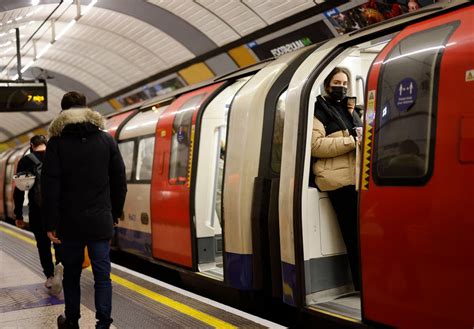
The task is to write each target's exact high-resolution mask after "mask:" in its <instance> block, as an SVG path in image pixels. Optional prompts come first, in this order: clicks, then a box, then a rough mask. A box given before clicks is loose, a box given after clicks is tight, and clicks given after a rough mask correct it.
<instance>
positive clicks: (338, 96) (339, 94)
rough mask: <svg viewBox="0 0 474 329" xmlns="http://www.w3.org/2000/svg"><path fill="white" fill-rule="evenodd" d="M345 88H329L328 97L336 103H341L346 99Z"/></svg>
mask: <svg viewBox="0 0 474 329" xmlns="http://www.w3.org/2000/svg"><path fill="white" fill-rule="evenodd" d="M346 94H347V88H346V87H343V86H331V91H330V92H329V96H331V98H332V99H334V100H336V101H342V100H343V99H344V97H346Z"/></svg>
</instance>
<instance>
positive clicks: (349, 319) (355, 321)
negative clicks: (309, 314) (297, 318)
mask: <svg viewBox="0 0 474 329" xmlns="http://www.w3.org/2000/svg"><path fill="white" fill-rule="evenodd" d="M309 308H310V309H312V310H314V311H316V312H319V313H323V314H326V315H330V316H333V317H335V318H339V319H342V320H346V321H350V322H354V323H362V322H361V321H359V320H357V319H353V318H350V317H348V316H344V315H341V314H337V313H333V312H330V311H326V310H323V309H320V308H317V307H315V306H310V307H309Z"/></svg>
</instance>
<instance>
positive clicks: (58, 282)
mask: <svg viewBox="0 0 474 329" xmlns="http://www.w3.org/2000/svg"><path fill="white" fill-rule="evenodd" d="M63 271H64V267H63V266H62V265H61V264H58V265H56V267H55V268H54V276H53V279H52V282H51V283H52V285H51V293H52V294H53V295H56V296H57V295H59V294H60V293H61V291H62V290H63Z"/></svg>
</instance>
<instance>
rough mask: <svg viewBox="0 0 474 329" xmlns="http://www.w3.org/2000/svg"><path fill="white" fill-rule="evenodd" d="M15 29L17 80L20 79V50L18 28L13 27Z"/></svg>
mask: <svg viewBox="0 0 474 329" xmlns="http://www.w3.org/2000/svg"><path fill="white" fill-rule="evenodd" d="M15 31H16V62H17V63H16V69H17V71H18V80H22V77H21V52H20V29H19V28H18V27H17V28H15Z"/></svg>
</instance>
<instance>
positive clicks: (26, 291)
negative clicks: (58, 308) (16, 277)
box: [0, 283, 64, 313]
mask: <svg viewBox="0 0 474 329" xmlns="http://www.w3.org/2000/svg"><path fill="white" fill-rule="evenodd" d="M60 298H61V299H60ZM60 298H58V297H55V296H51V295H49V294H48V292H47V291H46V288H45V287H44V286H43V284H42V283H36V284H30V285H26V286H18V287H8V288H2V289H0V313H5V312H10V311H17V310H22V309H28V308H34V307H43V306H49V305H57V304H63V303H64V300H63V299H62V297H60Z"/></svg>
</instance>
